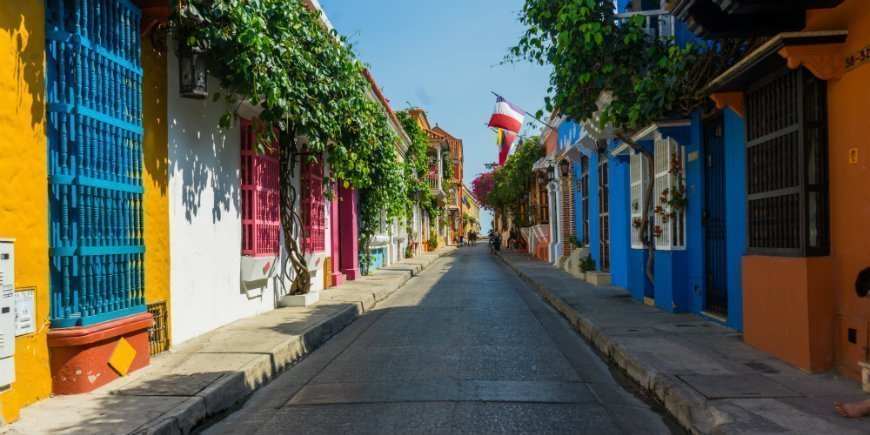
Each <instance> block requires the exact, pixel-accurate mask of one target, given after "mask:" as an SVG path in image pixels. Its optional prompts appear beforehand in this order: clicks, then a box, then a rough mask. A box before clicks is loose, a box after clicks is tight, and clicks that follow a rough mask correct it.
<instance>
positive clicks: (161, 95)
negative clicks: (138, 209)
mask: <svg viewBox="0 0 870 435" xmlns="http://www.w3.org/2000/svg"><path fill="white" fill-rule="evenodd" d="M150 40H151V38H150V37H147V36H146V37H143V38H142V70H143V77H142V101H143V113H142V116H143V120H142V121H143V128H144V131H145V134H144V137H143V138H142V148H143V153H144V158H145V172H144V174H142V176H143V184H144V186H145V198H144V201H145V205H144V225H145V300H146V301H147V302H148V303H151V302H159V301H167V306H166V309H167V312H169V311H168V310H169V302H168V301H169V201H168V198H167V195H168V192H169V186H168V185H169V171H168V156H167V152H168V148H167V144H168V138H167V134H168V133H167V125H166V80H167V73H166V53H159V52H157V51H155V50H154V49H153V47H152V46H151V42H150ZM169 324H170V323H169V322H167V324H166V325H167V327H169Z"/></svg>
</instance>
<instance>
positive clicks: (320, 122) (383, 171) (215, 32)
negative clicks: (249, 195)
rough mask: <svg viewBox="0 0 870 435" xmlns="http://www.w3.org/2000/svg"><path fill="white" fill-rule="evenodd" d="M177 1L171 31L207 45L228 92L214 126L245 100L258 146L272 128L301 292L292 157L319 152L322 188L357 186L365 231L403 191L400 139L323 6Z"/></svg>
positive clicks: (270, 0) (295, 0)
mask: <svg viewBox="0 0 870 435" xmlns="http://www.w3.org/2000/svg"><path fill="white" fill-rule="evenodd" d="M173 6H174V24H175V29H176V32H177V36H178V37H179V39H180V40H181V41H182V42H186V43H188V44H190V45H194V44H195V45H199V46H201V47H204V48H206V49H207V50H208V56H207V64H208V72H209V74H210V75H211V76H213V77H215V78H217V79H218V80H219V81H220V84H221V87H222V88H223V90H224V91H225V94H224V95H221V94H219V93H215V94H214V100H215V101H217V100H218V99H221V98H223V99H224V100H225V101H226V102H227V103H229V104H230V106H229V107H231V109H229V110H228V111H227V112H226V113H225V114H224V115H223V116H221V117H220V119H219V120H218V123H219V125H220V126H221V127H229V126H230V125H231V124H232V123H233V119H234V117H235V113H234V112H235V110H236V109H237V108H238V105H239V104H241V102H245V101H246V102H249V103H250V104H252V105H254V106H259V107H260V108H262V112H261V113H260V114H259V119H260V120H261V121H262V123H260V124H258V125H260V126H261V127H262V128H261V129H260V130H259V131H258V133H259V134H258V137H259V141H258V144H259V147H260V149H261V151H262V150H263V148H264V147H265V146H267V145H266V144H269V143H272V141H273V139H274V137H273V136H274V133H273V131H279V132H280V144H281V145H280V147H281V150H279V151H280V153H279V155H280V156H281V157H280V159H281V162H280V166H281V174H280V180H281V181H280V183H281V193H280V195H281V207H282V210H281V221H282V227H283V231H284V241H285V248H286V250H287V252H288V255H289V256H290V261H291V265H292V266H293V269H294V270H295V272H296V276H295V277H294V280H293V286H292V288H291V292H294V293H305V292H307V291H308V289H309V288H310V274H309V272H308V271H307V265H306V264H305V260H304V257H303V255H302V253H301V250H300V248H299V246H298V243H297V239H298V237H299V235H300V227H301V220H300V219H299V215H298V213H297V212H296V211H295V209H296V200H297V194H296V190H295V187H294V186H293V180H294V177H295V175H294V173H295V169H296V164H297V163H298V160H299V159H301V158H307V159H309V160H316V159H318V158H320V156H325V158H326V161H327V162H328V164H329V168H330V171H329V173H328V174H327V175H326V177H325V179H324V182H325V183H326V184H327V186H329V187H328V189H331V186H332V185H333V183H332V182H333V181H338V182H340V183H343V184H344V185H345V186H352V187H354V188H356V189H358V190H360V192H362V193H363V198H361V202H362V203H363V204H362V207H361V212H362V215H361V216H360V222H361V223H362V225H363V226H364V228H361V231H360V234H361V235H362V236H366V235H368V234H370V233H371V231H370V228H371V227H369V225H371V224H372V223H373V222H375V221H378V220H379V216H380V211H381V208H380V207H382V206H383V208H386V209H387V210H388V212H390V213H393V212H394V211H395V209H396V207H395V205H396V204H395V201H396V198H397V197H399V196H401V192H403V191H404V188H403V186H402V185H401V181H402V177H401V175H399V176H396V171H397V170H398V168H397V166H396V165H395V152H394V150H393V149H392V147H393V144H394V143H395V141H396V140H397V138H396V136H395V134H394V133H393V131H392V130H391V129H390V127H389V123H388V122H387V119H386V116H385V115H384V113H383V109H382V108H381V107H379V104H378V103H377V102H375V101H373V100H372V99H371V98H369V97H368V95H367V93H368V90H369V86H370V85H369V83H368V82H367V81H366V80H365V78H364V77H363V76H362V71H363V68H364V67H363V65H362V64H361V63H360V62H359V60H357V59H356V57H355V55H354V53H353V52H352V51H351V49H350V48H349V47H348V45H347V44H345V43H344V41H343V39H342V38H340V37H339V36H338V35H337V34H336V33H335V32H334V31H332V30H328V29H327V28H326V27H325V26H324V24H323V22H322V21H321V13H320V11H317V10H312V9H308V8H306V7H305V5H304V4H303V3H302V2H301V1H300V0H246V1H238V0H176V2H175V4H174V5H173ZM399 174H400V172H399ZM374 180H376V181H377V184H378V185H377V186H374V182H373V181H374ZM329 193H330V194H331V191H329Z"/></svg>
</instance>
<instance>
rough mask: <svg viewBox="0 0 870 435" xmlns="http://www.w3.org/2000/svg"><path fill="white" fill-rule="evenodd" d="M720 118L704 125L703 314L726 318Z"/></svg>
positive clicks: (723, 161) (723, 174) (722, 144)
mask: <svg viewBox="0 0 870 435" xmlns="http://www.w3.org/2000/svg"><path fill="white" fill-rule="evenodd" d="M723 138H724V134H723V117H722V116H721V115H719V116H716V117H715V118H713V119H711V120H709V121H707V122H706V123H705V124H704V235H705V239H706V243H705V246H706V248H705V269H706V270H705V276H706V285H705V296H706V298H705V299H706V303H705V305H706V309H707V311H711V312H715V313H719V314H728V274H727V273H726V261H725V253H726V249H725V248H726V240H725V152H724V148H725V147H724V145H725V143H724V140H723Z"/></svg>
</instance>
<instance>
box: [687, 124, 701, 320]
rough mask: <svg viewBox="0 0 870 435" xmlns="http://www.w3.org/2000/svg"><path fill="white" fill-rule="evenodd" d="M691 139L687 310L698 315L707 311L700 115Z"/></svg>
mask: <svg viewBox="0 0 870 435" xmlns="http://www.w3.org/2000/svg"><path fill="white" fill-rule="evenodd" d="M690 137H691V139H690V140H689V141H688V143H685V144H683V145H685V146H686V191H687V199H688V205H687V206H686V229H687V231H686V251H687V252H688V253H689V258H688V259H687V262H686V263H687V264H686V273H687V274H688V277H687V278H688V279H687V282H686V285H687V288H685V289H684V291H685V292H687V293H688V296H689V301H688V307H687V308H686V309H687V310H688V311H689V312H692V313H695V314H698V313H700V312H701V310H703V309H704V286H705V281H706V280H705V276H706V272H705V266H704V264H705V263H704V248H705V245H704V225H703V221H702V215H703V211H704V150H703V149H702V145H703V143H704V139H703V138H704V126H703V123H702V122H701V117H700V114H699V113H698V112H695V113H693V114H692V126H691V133H690Z"/></svg>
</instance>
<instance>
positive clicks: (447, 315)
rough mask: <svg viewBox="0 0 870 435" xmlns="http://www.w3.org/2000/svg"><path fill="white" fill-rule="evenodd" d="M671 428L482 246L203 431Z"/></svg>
mask: <svg viewBox="0 0 870 435" xmlns="http://www.w3.org/2000/svg"><path fill="white" fill-rule="evenodd" d="M671 427H673V424H671V423H670V422H666V421H665V417H663V416H662V415H661V414H659V413H657V412H655V411H654V410H653V409H651V407H650V406H649V405H648V404H645V403H644V402H643V401H641V400H640V399H638V398H637V397H635V396H634V395H632V394H631V393H630V392H629V391H628V390H627V389H625V388H623V387H622V386H621V385H620V384H619V383H618V382H617V381H616V380H615V379H614V376H613V375H612V374H611V372H610V370H609V368H608V366H607V365H606V364H605V363H604V362H602V361H601V359H600V358H599V357H598V356H597V355H596V354H595V352H594V351H593V350H592V349H591V348H590V347H589V346H588V345H587V344H586V343H585V342H584V341H583V340H582V339H581V338H580V337H579V336H578V335H577V334H576V333H575V332H574V331H573V330H572V329H571V328H570V327H569V326H568V324H567V322H565V321H564V320H563V319H562V318H561V317H560V316H559V315H558V314H557V313H556V312H555V311H554V310H553V309H552V308H551V307H550V306H549V305H547V304H546V303H544V302H543V301H542V300H541V299H540V298H539V297H538V296H537V295H536V294H535V293H534V292H533V291H532V290H531V289H530V288H528V287H527V286H526V285H525V284H524V283H523V282H522V281H521V280H519V279H518V278H517V277H516V276H515V275H514V274H513V273H511V272H510V271H509V270H508V269H507V268H506V267H505V266H504V265H503V264H501V263H500V262H499V261H498V260H497V259H496V258H495V257H493V256H491V255H490V254H489V253H488V252H487V249H486V245H485V244H484V243H479V244H478V245H477V246H476V247H463V248H460V249H458V250H456V252H455V253H454V254H453V255H452V256H449V257H444V258H442V259H440V260H438V262H436V263H435V264H433V265H432V267H430V268H429V269H427V270H426V271H425V272H423V273H422V274H420V275H419V276H418V277H416V278H413V279H412V280H411V281H410V282H408V284H407V285H406V286H405V287H404V288H403V289H402V290H401V291H400V292H399V293H397V294H396V295H395V296H393V297H392V298H390V299H389V300H387V301H386V302H385V303H383V304H381V306H380V307H378V308H377V309H375V310H374V311H372V312H371V313H369V314H368V315H366V316H364V317H362V318H361V319H360V320H358V321H356V322H355V323H354V324H353V325H351V326H350V327H348V328H347V329H345V330H344V331H343V332H341V333H340V334H338V335H337V336H336V337H334V338H333V339H331V340H330V341H329V342H328V343H327V344H325V345H324V346H323V347H322V348H320V349H318V350H317V351H315V352H314V353H312V354H311V355H310V356H309V357H308V358H306V359H304V360H303V361H301V362H300V363H299V364H297V365H296V366H294V367H292V368H291V369H290V370H288V371H287V372H286V373H284V374H283V375H281V376H280V377H278V378H277V379H275V380H274V381H273V382H271V383H270V384H269V385H268V386H266V387H265V388H263V389H262V390H260V391H259V392H258V393H256V394H255V395H254V396H252V397H251V398H250V399H249V400H248V401H247V402H246V403H245V405H244V406H243V407H242V408H241V409H239V410H237V411H236V412H234V413H232V414H230V415H228V416H227V417H226V418H225V419H224V420H222V421H219V422H216V423H214V424H213V425H212V426H211V427H208V428H207V429H206V430H205V432H206V433H210V434H218V433H248V434H250V433H281V432H287V431H294V432H301V433H310V432H323V433H351V432H353V433H389V432H392V433H396V432H403V433H409V432H438V433H445V432H477V433H492V432H536V433H537V432H565V433H568V432H570V433H669V432H671V431H672V430H673V429H672V428H671Z"/></svg>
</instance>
